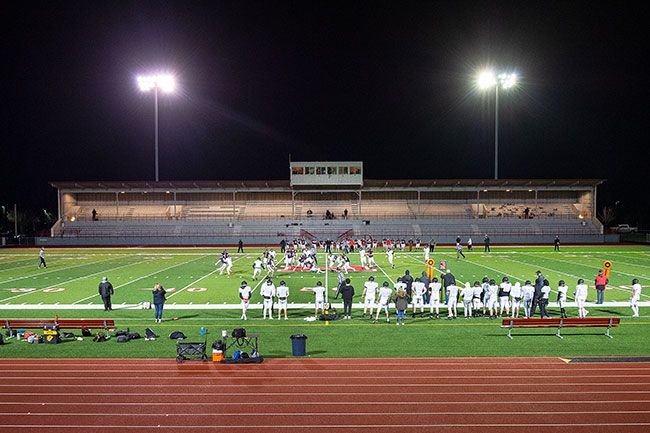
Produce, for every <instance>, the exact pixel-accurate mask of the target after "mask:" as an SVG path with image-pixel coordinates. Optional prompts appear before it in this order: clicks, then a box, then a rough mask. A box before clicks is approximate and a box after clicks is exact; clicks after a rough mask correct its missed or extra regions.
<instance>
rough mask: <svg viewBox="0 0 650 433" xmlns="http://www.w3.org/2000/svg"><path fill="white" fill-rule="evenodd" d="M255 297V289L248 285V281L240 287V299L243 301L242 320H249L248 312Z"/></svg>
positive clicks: (243, 282)
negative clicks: (252, 297) (252, 298)
mask: <svg viewBox="0 0 650 433" xmlns="http://www.w3.org/2000/svg"><path fill="white" fill-rule="evenodd" d="M252 295H253V289H251V287H250V286H249V285H248V283H247V282H246V281H242V282H241V286H240V287H239V299H241V317H240V319H241V320H248V317H246V311H247V310H248V305H249V303H250V300H251V296H252Z"/></svg>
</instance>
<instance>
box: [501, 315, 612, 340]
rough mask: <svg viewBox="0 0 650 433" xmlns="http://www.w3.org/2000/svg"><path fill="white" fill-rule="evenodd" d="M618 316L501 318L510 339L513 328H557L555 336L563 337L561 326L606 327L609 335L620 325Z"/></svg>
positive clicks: (502, 325)
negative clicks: (610, 331) (611, 330)
mask: <svg viewBox="0 0 650 433" xmlns="http://www.w3.org/2000/svg"><path fill="white" fill-rule="evenodd" d="M620 323H621V319H620V318H619V317H590V318H586V317H585V318H579V317H570V318H564V319H561V318H557V319H503V322H502V323H501V327H502V328H508V338H510V339H512V330H513V329H514V328H557V333H556V334H555V336H556V337H559V338H564V337H562V335H561V334H560V331H561V330H562V328H607V331H606V332H605V335H606V336H607V337H609V338H614V337H612V336H611V335H609V330H610V329H612V328H616V327H618V326H619V325H620Z"/></svg>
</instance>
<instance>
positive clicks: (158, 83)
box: [137, 74, 176, 93]
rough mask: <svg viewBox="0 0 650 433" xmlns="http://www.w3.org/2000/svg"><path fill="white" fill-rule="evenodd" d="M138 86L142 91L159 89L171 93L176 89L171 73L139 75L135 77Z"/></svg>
mask: <svg viewBox="0 0 650 433" xmlns="http://www.w3.org/2000/svg"><path fill="white" fill-rule="evenodd" d="M137 82H138V87H139V88H140V90H141V91H142V92H149V91H151V90H154V89H159V90H161V91H163V92H164V93H171V92H173V91H174V89H176V79H175V78H174V76H173V75H169V74H160V75H140V76H138V78H137Z"/></svg>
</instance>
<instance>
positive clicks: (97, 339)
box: [93, 332, 107, 343]
mask: <svg viewBox="0 0 650 433" xmlns="http://www.w3.org/2000/svg"><path fill="white" fill-rule="evenodd" d="M106 340H107V338H106V334H104V333H103V332H98V333H97V335H95V337H94V338H93V341H94V342H95V343H103V342H104V341H106Z"/></svg>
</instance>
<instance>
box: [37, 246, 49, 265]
mask: <svg viewBox="0 0 650 433" xmlns="http://www.w3.org/2000/svg"><path fill="white" fill-rule="evenodd" d="M41 265H42V266H43V267H44V268H47V264H46V263H45V248H43V247H41V250H40V251H39V252H38V269H41Z"/></svg>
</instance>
